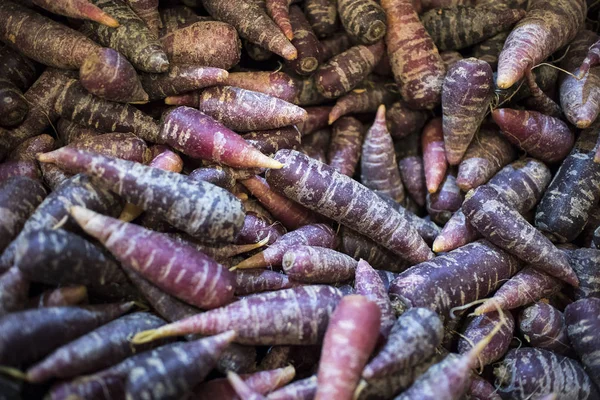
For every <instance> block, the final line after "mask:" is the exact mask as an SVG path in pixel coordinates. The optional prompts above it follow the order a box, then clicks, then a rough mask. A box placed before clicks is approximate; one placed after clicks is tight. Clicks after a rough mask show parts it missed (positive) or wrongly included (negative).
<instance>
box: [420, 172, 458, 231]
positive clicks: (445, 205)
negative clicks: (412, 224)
mask: <svg viewBox="0 0 600 400" xmlns="http://www.w3.org/2000/svg"><path fill="white" fill-rule="evenodd" d="M463 200H464V196H463V194H462V192H461V191H460V188H459V187H458V185H457V184H456V175H455V172H454V171H448V174H447V175H446V177H445V178H444V180H443V181H442V183H441V185H440V187H439V188H438V191H437V192H435V193H429V194H428V195H427V199H426V206H427V212H428V213H429V216H430V217H431V220H432V221H434V222H436V223H438V224H440V225H444V224H445V223H446V222H448V220H449V219H450V218H451V217H452V215H453V214H454V212H456V211H458V209H459V208H460V206H461V204H462V202H463ZM434 239H435V238H434Z"/></svg>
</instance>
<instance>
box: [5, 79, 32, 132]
mask: <svg viewBox="0 0 600 400" xmlns="http://www.w3.org/2000/svg"><path fill="white" fill-rule="evenodd" d="M0 101H1V103H0V126H3V127H7V128H8V127H13V126H17V125H19V124H20V123H21V122H23V120H25V118H26V117H27V113H28V112H29V105H28V104H27V102H26V101H25V98H24V97H23V93H22V92H21V91H20V90H19V88H17V87H16V86H15V85H14V84H12V83H11V82H8V81H6V80H0Z"/></svg>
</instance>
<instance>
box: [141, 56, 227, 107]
mask: <svg viewBox="0 0 600 400" xmlns="http://www.w3.org/2000/svg"><path fill="white" fill-rule="evenodd" d="M228 75H229V74H228V73H227V71H225V70H223V69H220V68H213V67H199V66H195V65H174V66H172V67H171V68H170V69H169V71H168V72H167V73H165V74H147V73H142V74H140V81H141V84H142V86H143V88H144V91H145V92H146V93H147V94H148V96H149V99H150V100H158V99H164V98H165V97H168V96H174V95H178V94H181V93H185V92H190V91H192V90H198V89H202V88H205V87H208V86H214V85H218V84H222V83H224V82H226V80H227V76H228Z"/></svg>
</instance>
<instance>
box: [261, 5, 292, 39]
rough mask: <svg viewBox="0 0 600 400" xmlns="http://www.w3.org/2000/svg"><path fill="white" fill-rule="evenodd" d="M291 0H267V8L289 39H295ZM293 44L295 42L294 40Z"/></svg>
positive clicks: (270, 15)
mask: <svg viewBox="0 0 600 400" xmlns="http://www.w3.org/2000/svg"><path fill="white" fill-rule="evenodd" d="M291 2H292V1H291V0H265V1H264V3H265V8H266V10H267V14H269V17H271V19H272V20H273V22H275V23H276V24H277V26H278V27H279V29H281V32H283V34H284V35H285V37H286V38H287V39H288V40H290V41H291V40H292V39H294V31H293V29H292V24H291V21H290V9H289V8H290V3H291ZM292 44H294V43H293V42H292Z"/></svg>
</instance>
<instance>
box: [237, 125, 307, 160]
mask: <svg viewBox="0 0 600 400" xmlns="http://www.w3.org/2000/svg"><path fill="white" fill-rule="evenodd" d="M242 138H243V139H244V140H245V141H247V142H248V143H250V144H251V145H252V146H254V147H256V148H257V149H258V150H259V151H260V152H261V153H263V154H267V155H272V154H275V153H277V152H278V151H279V150H280V149H292V150H298V149H299V148H300V143H301V141H302V134H301V133H300V131H299V130H298V128H297V127H296V126H294V125H292V126H288V127H284V128H280V129H269V130H266V131H256V132H249V133H246V134H245V135H243V136H242Z"/></svg>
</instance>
